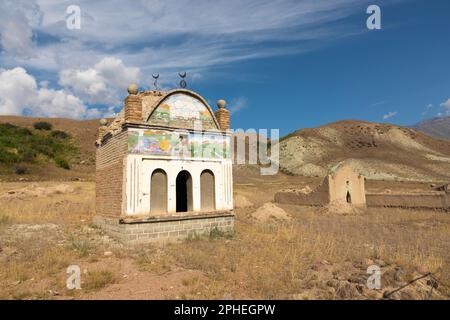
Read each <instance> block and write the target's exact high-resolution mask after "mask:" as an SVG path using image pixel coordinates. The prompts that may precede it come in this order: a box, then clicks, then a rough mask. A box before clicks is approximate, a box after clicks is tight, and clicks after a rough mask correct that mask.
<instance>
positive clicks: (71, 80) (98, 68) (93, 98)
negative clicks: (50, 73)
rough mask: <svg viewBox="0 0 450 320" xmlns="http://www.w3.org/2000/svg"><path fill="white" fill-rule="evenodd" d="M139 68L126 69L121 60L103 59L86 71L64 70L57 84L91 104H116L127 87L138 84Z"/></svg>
mask: <svg viewBox="0 0 450 320" xmlns="http://www.w3.org/2000/svg"><path fill="white" fill-rule="evenodd" d="M138 78H139V68H136V67H126V66H125V65H124V64H123V62H122V60H120V59H117V58H114V57H106V58H103V59H102V60H101V61H100V62H98V63H97V64H95V65H94V66H93V67H92V68H88V69H84V70H81V69H64V70H62V71H61V72H60V73H59V84H60V85H61V86H63V87H65V88H66V89H69V90H71V91H72V92H73V93H74V94H76V95H77V96H79V97H81V98H82V99H83V100H84V101H86V102H88V103H92V104H96V103H101V104H116V105H117V104H118V103H120V100H119V98H120V96H121V93H122V94H123V93H125V92H126V91H125V90H126V88H127V86H128V85H129V84H130V83H132V82H138Z"/></svg>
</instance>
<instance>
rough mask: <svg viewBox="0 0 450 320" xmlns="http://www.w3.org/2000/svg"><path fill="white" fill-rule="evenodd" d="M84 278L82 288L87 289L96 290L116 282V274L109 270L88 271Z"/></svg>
mask: <svg viewBox="0 0 450 320" xmlns="http://www.w3.org/2000/svg"><path fill="white" fill-rule="evenodd" d="M84 279H85V280H84V282H83V283H82V288H83V289H85V290H87V291H97V290H100V289H103V288H104V287H106V286H107V285H110V284H113V283H116V282H117V276H116V274H115V273H114V272H112V271H111V270H96V271H90V272H88V273H87V274H86V275H85V277H84Z"/></svg>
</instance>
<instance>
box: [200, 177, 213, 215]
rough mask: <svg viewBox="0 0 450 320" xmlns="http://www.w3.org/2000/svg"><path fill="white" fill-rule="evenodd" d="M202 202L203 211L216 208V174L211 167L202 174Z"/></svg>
mask: <svg viewBox="0 0 450 320" xmlns="http://www.w3.org/2000/svg"><path fill="white" fill-rule="evenodd" d="M200 202H201V209H202V211H211V210H216V184H215V176H214V173H213V172H212V171H211V170H209V169H205V170H203V171H202V173H201V174H200Z"/></svg>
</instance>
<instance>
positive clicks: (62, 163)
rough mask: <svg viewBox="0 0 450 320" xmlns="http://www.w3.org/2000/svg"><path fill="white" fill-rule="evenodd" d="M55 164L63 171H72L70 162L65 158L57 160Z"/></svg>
mask: <svg viewBox="0 0 450 320" xmlns="http://www.w3.org/2000/svg"><path fill="white" fill-rule="evenodd" d="M55 164H56V165H57V166H58V167H60V168H63V169H66V170H69V169H70V165H69V162H67V160H66V159H63V158H55Z"/></svg>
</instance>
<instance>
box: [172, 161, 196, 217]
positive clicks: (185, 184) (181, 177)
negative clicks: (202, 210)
mask: <svg viewBox="0 0 450 320" xmlns="http://www.w3.org/2000/svg"><path fill="white" fill-rule="evenodd" d="M176 192H177V212H186V211H192V177H191V174H190V173H189V172H187V171H186V170H183V171H180V173H178V176H177V180H176Z"/></svg>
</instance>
